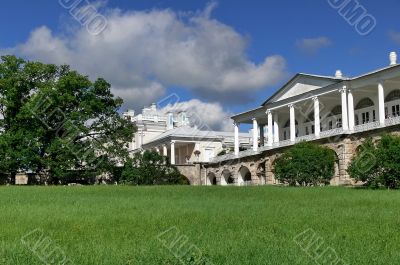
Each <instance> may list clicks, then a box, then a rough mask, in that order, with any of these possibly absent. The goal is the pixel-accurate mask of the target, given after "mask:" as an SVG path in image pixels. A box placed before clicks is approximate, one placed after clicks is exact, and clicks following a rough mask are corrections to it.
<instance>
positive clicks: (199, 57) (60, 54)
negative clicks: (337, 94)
mask: <svg viewBox="0 0 400 265" xmlns="http://www.w3.org/2000/svg"><path fill="white" fill-rule="evenodd" d="M216 5H217V3H216V2H211V3H210V4H209V5H208V6H207V7H206V8H205V10H203V11H201V12H192V13H185V14H182V13H179V12H174V11H172V10H170V9H166V10H151V11H126V12H122V11H120V10H110V9H108V10H107V11H106V12H105V17H106V18H107V21H108V23H107V28H106V29H105V31H103V32H102V33H101V34H100V35H96V36H94V35H91V34H89V33H88V32H87V31H86V28H85V27H72V30H71V27H68V29H66V30H65V33H64V34H54V33H52V32H51V31H50V29H49V28H47V27H46V26H42V27H40V28H37V29H35V30H33V31H32V33H31V35H30V37H29V38H28V40H27V41H26V42H25V43H22V44H20V45H18V46H17V47H14V48H12V49H11V51H12V52H13V53H15V54H17V55H20V56H23V57H25V58H28V59H32V60H41V61H44V62H49V63H56V64H70V65H71V66H72V67H73V68H75V69H77V70H78V71H80V72H82V73H85V74H88V75H89V76H90V77H92V78H96V77H99V76H101V77H104V78H105V79H106V80H108V81H109V82H110V83H111V84H112V86H113V89H114V92H115V93H116V94H118V95H120V96H123V97H124V98H125V100H126V101H127V105H129V107H130V108H137V107H140V106H142V105H145V104H148V103H150V102H152V101H156V100H157V98H158V97H161V96H162V95H163V94H164V93H165V91H166V89H165V88H166V87H169V86H177V87H181V88H183V89H187V90H189V91H190V92H193V93H194V94H195V95H198V96H201V97H203V98H207V99H210V100H212V101H215V100H220V101H225V102H226V101H228V100H231V99H232V97H235V98H236V99H240V100H250V98H251V97H250V96H249V95H253V92H256V91H258V90H260V89H262V88H265V87H267V86H270V85H273V84H275V83H277V82H278V81H280V80H281V79H282V78H283V77H285V75H286V65H285V60H284V58H282V57H281V56H278V55H272V56H269V57H266V58H265V59H264V60H263V61H262V62H261V63H259V64H257V63H255V62H252V61H250V60H249V59H248V58H247V56H246V46H247V41H246V38H245V37H244V36H242V35H240V34H239V33H238V32H236V31H235V30H234V29H233V28H232V27H230V26H228V25H225V24H223V23H221V22H219V21H217V20H215V19H212V18H211V15H212V11H213V10H214V9H215V8H216ZM103 9H104V8H103ZM66 28H67V27H66ZM8 51H10V50H8ZM142 93H143V94H144V95H142ZM224 95H228V96H224ZM229 95H230V96H231V98H230V97H229Z"/></svg>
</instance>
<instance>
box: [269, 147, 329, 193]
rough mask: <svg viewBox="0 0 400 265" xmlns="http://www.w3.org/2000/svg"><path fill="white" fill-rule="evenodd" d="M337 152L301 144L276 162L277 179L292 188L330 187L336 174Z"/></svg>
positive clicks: (289, 150)
mask: <svg viewBox="0 0 400 265" xmlns="http://www.w3.org/2000/svg"><path fill="white" fill-rule="evenodd" d="M334 166H335V152H334V151H333V150H331V149H329V148H326V147H322V146H319V145H316V144H313V143H307V142H301V143H299V144H296V145H295V146H293V147H292V148H290V149H288V150H287V151H286V152H285V153H284V154H283V155H282V156H281V157H279V158H278V159H276V161H275V168H274V173H275V178H276V179H278V180H279V181H281V182H283V183H287V184H289V185H290V186H296V185H300V186H311V185H313V186H315V185H320V184H326V185H329V183H330V180H331V179H332V177H333V175H334V173H335V167H334Z"/></svg>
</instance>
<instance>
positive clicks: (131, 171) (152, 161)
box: [121, 151, 189, 185]
mask: <svg viewBox="0 0 400 265" xmlns="http://www.w3.org/2000/svg"><path fill="white" fill-rule="evenodd" d="M121 181H122V182H125V183H129V184H133V185H173V184H177V185H188V184H189V182H188V180H187V179H186V177H185V176H183V175H182V174H181V173H180V172H179V171H178V169H177V168H176V167H175V166H173V165H171V164H170V162H169V160H168V158H167V157H165V156H162V155H160V154H158V153H156V152H150V151H145V152H144V153H143V154H141V153H136V154H135V155H134V157H133V158H132V159H129V160H128V161H127V162H126V163H125V165H124V167H123V169H122V173H121Z"/></svg>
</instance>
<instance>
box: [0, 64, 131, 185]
mask: <svg viewBox="0 0 400 265" xmlns="http://www.w3.org/2000/svg"><path fill="white" fill-rule="evenodd" d="M121 105H122V99H120V98H115V97H114V96H113V94H112V93H111V90H110V84H108V83H107V82H106V81H105V80H104V79H101V78H99V79H97V80H96V81H94V82H92V81H90V80H89V78H88V77H86V76H83V75H80V74H79V73H77V72H75V71H72V70H71V69H70V68H69V67H68V66H56V65H52V64H43V63H39V62H27V61H24V60H22V59H19V58H16V57H14V56H2V57H1V61H0V115H1V116H2V118H3V119H1V120H0V130H1V134H0V172H2V173H3V174H6V175H8V176H10V177H14V176H15V174H16V172H18V171H19V170H23V171H33V172H35V173H36V174H37V175H38V176H40V177H41V178H42V180H43V181H46V182H50V183H55V184H57V183H64V182H68V181H72V180H73V179H74V178H77V180H78V181H79V180H82V179H86V180H87V179H93V178H94V176H97V175H99V174H105V173H107V172H110V171H111V169H112V168H114V167H115V166H116V165H117V164H118V163H120V162H124V161H126V159H127V158H128V151H127V149H126V148H125V145H126V143H127V142H129V141H130V140H131V139H132V136H133V132H134V130H135V128H134V126H133V125H132V124H131V123H130V122H128V121H126V120H124V119H123V118H121V117H120V115H119V113H118V110H119V109H120V107H121Z"/></svg>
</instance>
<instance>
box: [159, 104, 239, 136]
mask: <svg viewBox="0 0 400 265" xmlns="http://www.w3.org/2000/svg"><path fill="white" fill-rule="evenodd" d="M162 111H163V112H168V111H186V112H187V115H188V117H189V119H190V121H191V122H192V125H197V126H198V127H199V129H200V130H222V131H233V125H232V120H231V119H230V117H231V116H232V113H229V112H226V111H224V109H223V108H222V106H221V104H220V103H216V102H214V103H207V102H202V101H200V100H198V99H192V100H189V101H184V102H178V103H176V104H172V105H168V106H166V107H164V108H163V109H162Z"/></svg>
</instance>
